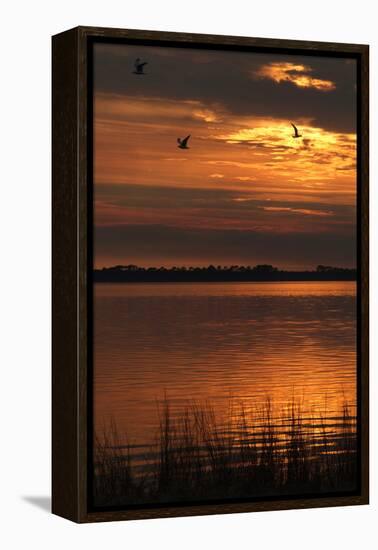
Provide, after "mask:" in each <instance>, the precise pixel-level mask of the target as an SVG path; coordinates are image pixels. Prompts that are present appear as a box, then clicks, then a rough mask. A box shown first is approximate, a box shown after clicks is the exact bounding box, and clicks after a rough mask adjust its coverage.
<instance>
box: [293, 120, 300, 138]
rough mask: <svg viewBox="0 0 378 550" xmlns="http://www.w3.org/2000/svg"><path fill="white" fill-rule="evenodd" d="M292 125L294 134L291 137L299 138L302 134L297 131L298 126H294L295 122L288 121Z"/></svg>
mask: <svg viewBox="0 0 378 550" xmlns="http://www.w3.org/2000/svg"><path fill="white" fill-rule="evenodd" d="M290 124H291V125H292V127H293V128H294V135H293V138H300V137H302V135H301V134H300V133H299V132H298V128H297V127H296V126H295V124H293V123H292V122H291V123H290Z"/></svg>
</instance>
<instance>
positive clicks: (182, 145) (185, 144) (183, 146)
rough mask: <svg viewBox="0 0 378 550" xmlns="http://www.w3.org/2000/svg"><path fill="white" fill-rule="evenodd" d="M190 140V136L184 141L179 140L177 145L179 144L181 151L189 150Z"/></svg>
mask: <svg viewBox="0 0 378 550" xmlns="http://www.w3.org/2000/svg"><path fill="white" fill-rule="evenodd" d="M189 138H190V134H189V135H188V136H186V138H184V139H181V138H177V143H178V145H177V147H179V148H180V149H189V147H188V141H189Z"/></svg>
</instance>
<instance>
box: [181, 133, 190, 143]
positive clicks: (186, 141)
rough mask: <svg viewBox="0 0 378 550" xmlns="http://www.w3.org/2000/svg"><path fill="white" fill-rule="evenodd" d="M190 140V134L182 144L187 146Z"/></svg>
mask: <svg viewBox="0 0 378 550" xmlns="http://www.w3.org/2000/svg"><path fill="white" fill-rule="evenodd" d="M189 138H190V134H189V135H188V136H186V138H184V139H183V140H182V142H181V143H182V144H183V145H186V144H187V143H188V140H189Z"/></svg>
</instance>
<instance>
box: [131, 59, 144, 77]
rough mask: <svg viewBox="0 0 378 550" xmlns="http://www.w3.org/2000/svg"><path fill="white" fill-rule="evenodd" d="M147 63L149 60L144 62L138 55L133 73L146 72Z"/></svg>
mask: <svg viewBox="0 0 378 550" xmlns="http://www.w3.org/2000/svg"><path fill="white" fill-rule="evenodd" d="M145 65H147V61H144V62H143V63H142V62H141V60H140V58H139V57H137V58H136V60H135V62H134V70H133V73H134V74H146V73H145V72H144V66H145Z"/></svg>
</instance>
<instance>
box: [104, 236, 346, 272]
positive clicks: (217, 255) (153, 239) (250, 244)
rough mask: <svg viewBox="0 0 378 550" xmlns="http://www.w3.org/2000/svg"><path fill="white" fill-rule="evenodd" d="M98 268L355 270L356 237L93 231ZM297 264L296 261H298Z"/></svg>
mask: <svg viewBox="0 0 378 550" xmlns="http://www.w3.org/2000/svg"><path fill="white" fill-rule="evenodd" d="M95 243H96V255H97V257H99V258H101V259H102V263H101V265H109V264H111V263H114V260H113V259H114V258H117V262H116V263H126V264H127V263H130V262H131V263H139V264H141V265H146V258H148V265H161V264H163V265H164V264H166V265H169V264H172V263H175V264H176V265H177V264H180V262H181V263H183V264H186V265H187V264H188V263H197V264H202V265H207V264H210V263H213V264H218V263H221V264H228V265H230V264H233V263H236V264H244V265H248V264H249V265H254V264H256V263H263V262H266V263H270V264H274V265H277V266H279V267H297V268H298V267H299V268H301V267H306V268H312V267H315V266H316V265H318V264H328V265H338V266H349V267H352V266H354V265H355V261H356V255H355V252H356V240H355V233H354V231H350V233H349V234H347V235H338V234H319V233H302V234H291V233H288V234H271V233H264V232H256V231H238V230H211V229H200V230H198V229H183V228H175V227H167V226H162V225H120V226H105V227H101V226H100V227H96V230H95ZM299 258H300V260H299Z"/></svg>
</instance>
